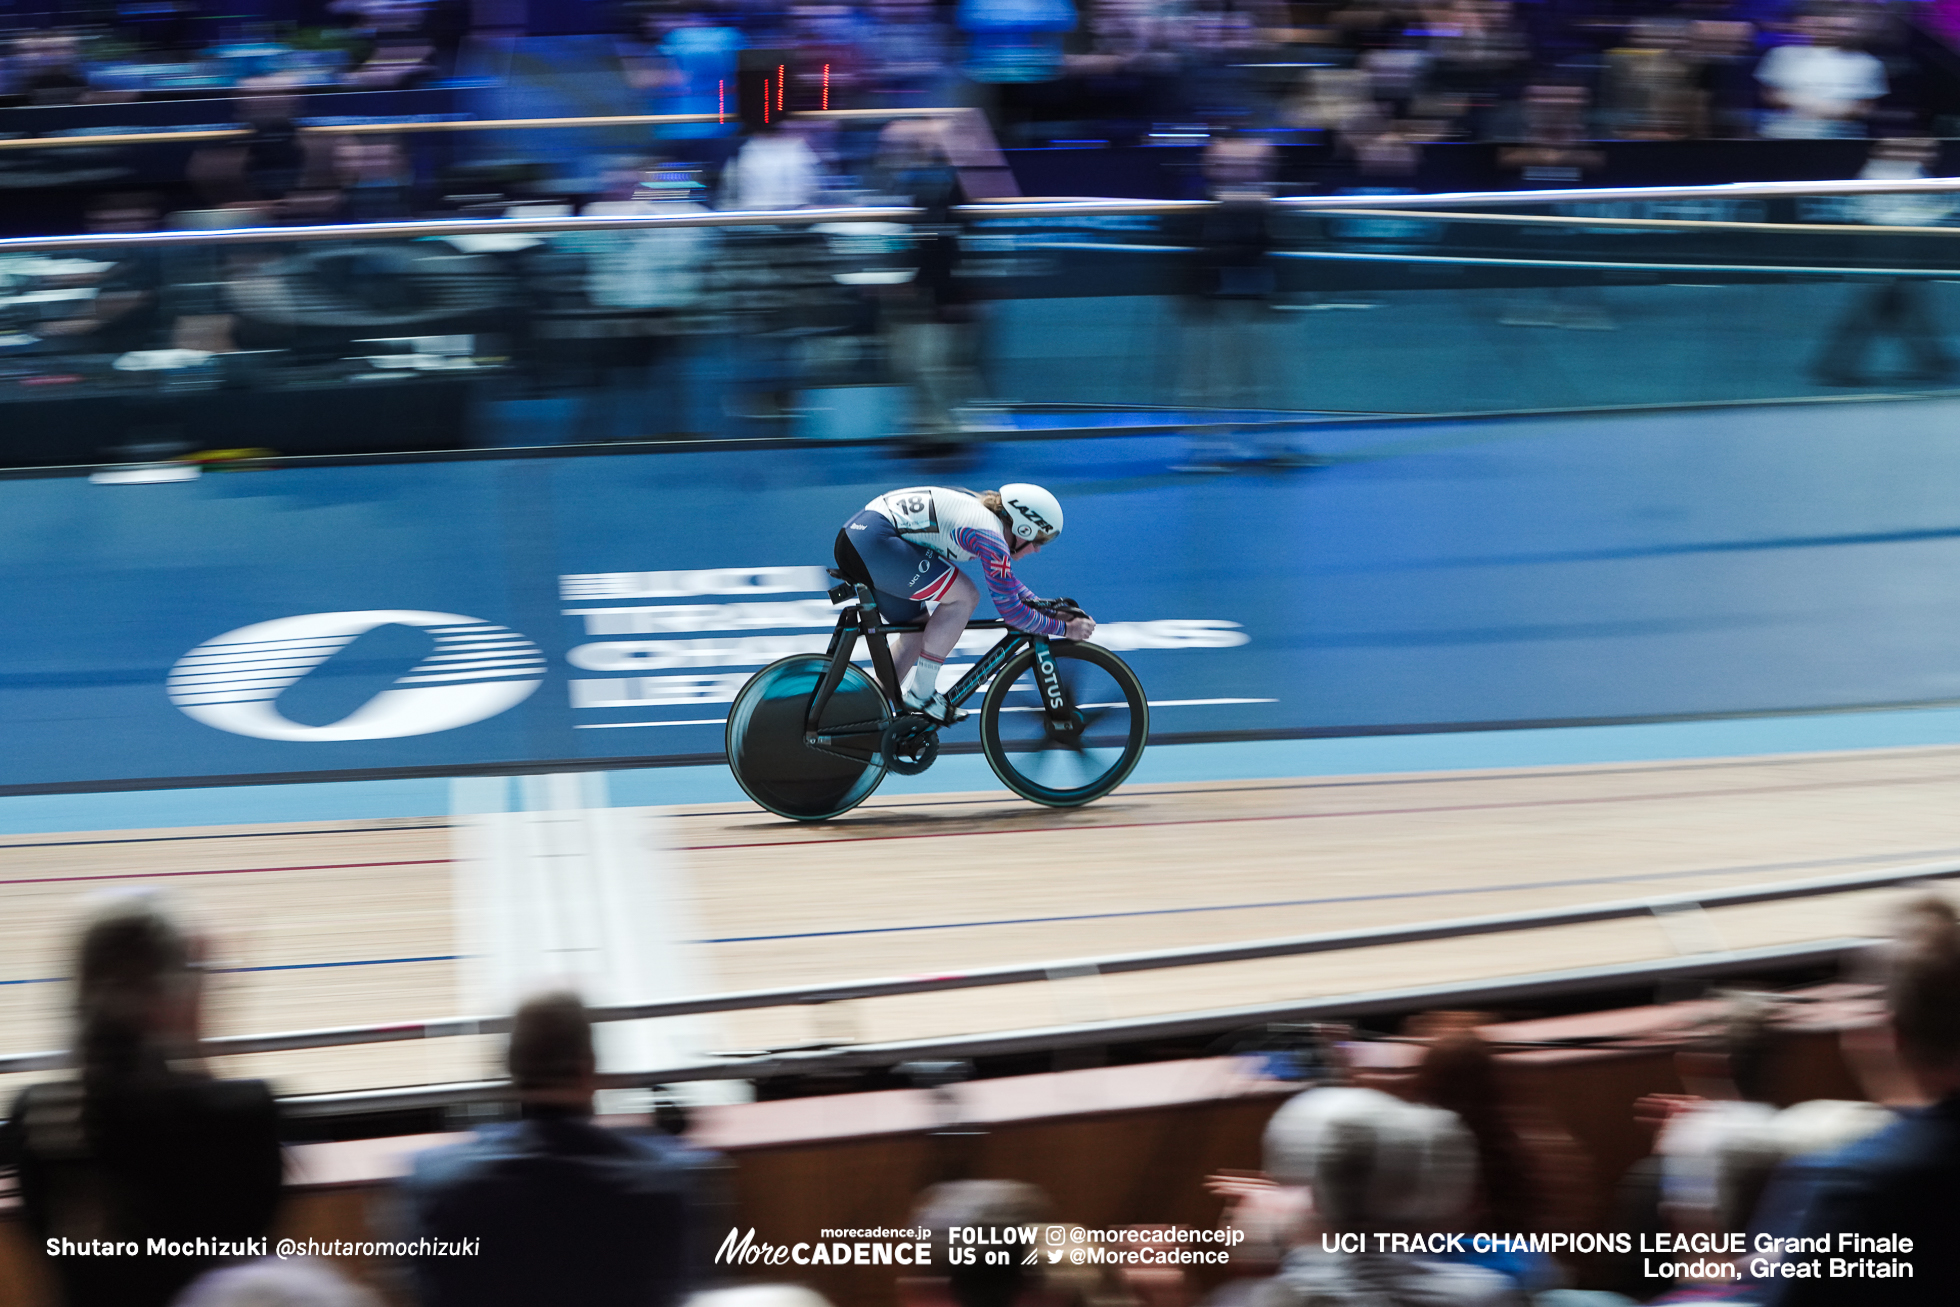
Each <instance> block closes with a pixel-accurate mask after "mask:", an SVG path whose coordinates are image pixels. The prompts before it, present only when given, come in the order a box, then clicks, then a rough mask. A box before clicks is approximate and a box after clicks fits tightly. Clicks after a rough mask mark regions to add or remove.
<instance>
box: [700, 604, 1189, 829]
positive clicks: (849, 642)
mask: <svg viewBox="0 0 1960 1307" xmlns="http://www.w3.org/2000/svg"><path fill="white" fill-rule="evenodd" d="M831 575H832V576H834V577H837V578H838V579H839V580H840V581H841V582H842V584H840V585H838V586H836V587H834V588H833V589H832V590H831V592H830V600H831V602H832V603H844V602H845V601H846V600H851V599H853V598H855V602H852V603H850V604H849V605H848V606H847V607H845V609H844V611H843V612H842V613H840V614H839V615H838V617H837V626H836V629H834V630H833V631H832V632H831V636H830V645H829V647H828V648H827V649H826V650H825V651H824V652H823V653H821V654H814V653H808V654H792V655H791V656H789V657H787V658H783V659H779V660H778V661H776V662H773V663H771V664H769V666H767V667H765V668H763V669H762V670H761V671H759V672H757V673H756V674H755V675H754V676H752V677H750V678H749V680H748V683H747V684H745V685H744V686H743V687H742V689H741V691H740V692H739V693H738V694H737V695H736V696H735V702H734V704H733V705H732V706H731V708H730V709H729V713H728V766H729V769H730V770H731V771H733V772H734V773H735V779H736V781H737V783H739V784H740V785H741V787H742V789H743V790H744V791H745V792H746V793H747V794H748V796H749V797H750V798H752V799H754V800H755V801H756V802H757V803H759V804H761V805H762V806H763V807H765V808H767V809H768V810H769V811H771V812H773V813H776V814H778V815H779V816H783V817H791V818H794V819H795V820H797V821H824V820H827V819H829V818H831V817H837V816H841V815H842V814H844V813H846V812H849V811H850V810H851V809H852V808H855V807H856V806H857V805H858V804H860V803H863V802H864V801H865V800H866V799H868V798H870V797H871V793H872V791H874V790H876V789H877V788H878V786H879V784H880V782H882V781H883V780H884V779H885V774H886V773H887V772H897V773H898V774H899V775H901V776H915V775H917V774H918V773H920V772H922V771H924V770H925V769H926V768H928V767H930V766H932V764H933V760H934V759H936V758H937V757H938V756H939V749H940V744H939V732H940V729H941V728H940V726H939V724H938V723H937V722H934V721H933V720H932V719H930V718H928V717H926V716H925V715H924V714H923V713H919V712H915V711H913V710H911V709H909V708H907V707H906V706H905V703H904V700H903V698H902V697H901V696H900V694H899V691H898V677H897V675H896V674H895V672H894V670H893V667H892V656H891V648H890V646H889V645H888V644H887V643H886V637H887V636H891V635H897V634H903V633H905V632H908V631H917V630H920V629H922V628H921V627H919V626H888V625H885V624H883V623H882V622H880V620H879V617H878V601H877V597H876V596H875V595H874V594H873V592H872V589H871V587H870V586H869V585H865V584H862V583H860V582H857V581H854V580H851V579H849V578H846V577H844V575H843V574H842V573H840V572H837V571H834V570H833V571H832V572H831ZM1043 608H1044V610H1045V611H1048V612H1050V613H1053V614H1054V615H1056V616H1059V617H1062V618H1065V619H1066V618H1069V617H1077V616H1082V615H1083V613H1082V610H1081V609H1080V608H1079V607H1077V606H1076V604H1075V602H1074V601H1073V600H1070V599H1059V600H1051V601H1048V602H1046V603H1044V604H1043ZM967 629H968V630H969V631H971V630H975V629H978V630H998V631H1002V632H1004V634H1003V635H1002V636H1001V638H1000V641H999V643H997V644H995V645H994V646H993V648H991V649H989V650H988V651H987V652H986V653H985V654H983V655H981V657H980V660H979V661H978V662H976V663H975V664H974V665H973V666H972V667H971V668H969V669H968V670H967V673H966V675H964V676H962V677H961V678H960V679H959V682H958V683H957V684H956V685H954V686H953V688H952V689H950V690H948V691H946V700H947V702H948V703H949V704H951V705H953V706H954V707H958V706H959V705H960V704H962V703H964V702H966V701H967V700H968V699H970V698H972V697H973V696H974V695H975V694H980V693H982V692H983V691H984V693H985V697H984V698H983V699H982V700H981V702H980V709H979V715H980V749H981V752H982V753H984V754H985V755H986V758H987V763H988V765H989V766H991V767H992V768H993V769H994V774H995V775H997V776H999V777H1000V779H1001V782H1002V783H1003V784H1004V785H1006V786H1007V788H1008V789H1010V790H1012V791H1014V793H1016V794H1018V795H1020V796H1021V797H1022V798H1024V799H1028V800H1031V801H1032V802H1035V803H1041V804H1046V805H1048V806H1049V807H1053V808H1075V807H1080V806H1081V805H1082V804H1085V803H1089V802H1092V801H1093V800H1096V799H1100V798H1101V797H1102V796H1103V795H1105V794H1108V793H1109V792H1110V791H1111V790H1113V789H1115V788H1116V787H1117V786H1118V785H1121V784H1122V783H1123V781H1124V779H1125V778H1126V777H1128V776H1129V774H1130V772H1131V771H1132V770H1133V769H1134V768H1135V767H1136V765H1137V760H1138V759H1139V758H1141V757H1142V756H1143V746H1144V741H1145V739H1146V738H1147V737H1148V736H1149V733H1150V705H1149V702H1148V701H1147V700H1146V699H1145V698H1144V695H1143V684H1142V682H1140V681H1138V680H1137V677H1136V673H1135V672H1132V671H1131V670H1130V669H1129V667H1128V665H1127V664H1125V663H1124V662H1123V660H1122V659H1121V658H1118V657H1117V656H1116V655H1115V654H1113V653H1111V652H1110V651H1109V650H1107V649H1105V648H1103V647H1102V646H1100V645H1097V644H1091V643H1089V642H1088V641H1086V640H1065V639H1051V638H1049V637H1047V636H1040V635H1030V634H1028V633H1027V632H1026V631H1016V630H1013V629H1012V628H1010V627H1009V626H1008V625H1007V624H1006V623H1005V622H1003V621H1001V620H1000V619H999V618H990V619H985V620H981V621H976V622H969V623H968V624H967ZM860 640H862V641H863V642H864V644H865V648H866V650H867V651H868V652H869V654H870V656H871V667H872V673H875V679H874V676H873V674H872V673H867V672H866V671H865V670H864V669H863V668H862V667H859V666H858V665H857V663H856V662H854V661H853V655H854V654H855V653H856V652H857V645H858V642H859V641H860Z"/></svg>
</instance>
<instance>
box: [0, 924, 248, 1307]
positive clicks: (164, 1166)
mask: <svg viewBox="0 0 1960 1307" xmlns="http://www.w3.org/2000/svg"><path fill="white" fill-rule="evenodd" d="M202 957H203V945H202V942H201V941H200V940H198V939H197V938H196V937H194V936H193V935H191V934H190V933H189V932H188V931H187V930H186V929H185V928H184V927H183V926H182V925H180V924H179V923H178V922H177V921H175V920H174V919H172V918H171V917H170V916H169V915H167V914H166V913H165V912H164V910H163V909H162V908H161V907H160V906H159V905H158V902H157V901H156V900H155V899H154V898H153V897H151V896H149V895H141V894H138V895H127V896H121V897H118V898H116V899H113V900H111V901H109V902H107V903H106V904H104V905H103V906H102V907H101V908H99V909H98V910H97V911H96V912H95V914H94V915H93V916H92V917H91V919H90V920H89V923H88V925H87V926H86V927H84V928H83V931H82V935H81V940H80V944H79V946H78V948H77V950H76V959H75V965H74V976H75V1018H76V1048H75V1057H76V1061H77V1063H78V1064H79V1066H80V1074H79V1076H78V1077H77V1078H75V1079H72V1080H53V1081H49V1082H47V1083H44V1084H38V1085H31V1086H29V1087H28V1088H27V1089H26V1090H25V1091H23V1092H22V1094H21V1095H20V1097H19V1098H18V1099H16V1100H15V1102H14V1107H13V1114H12V1116H11V1117H10V1118H9V1120H8V1122H7V1124H6V1126H5V1127H4V1130H0V1134H4V1135H5V1136H6V1137H5V1138H4V1139H0V1157H12V1158H14V1159H15V1160H16V1161H17V1163H18V1165H19V1170H20V1197H21V1205H22V1208H23V1211H24V1213H25V1216H26V1223H27V1226H28V1228H29V1229H30V1230H31V1231H32V1232H33V1235H34V1240H35V1243H36V1245H37V1246H38V1245H40V1244H41V1242H42V1241H43V1240H52V1239H69V1240H74V1241H77V1242H79V1243H82V1244H84V1245H89V1244H92V1243H93V1242H94V1241H96V1240H112V1241H131V1240H133V1241H135V1242H136V1243H138V1244H139V1245H143V1246H145V1247H147V1244H148V1241H149V1240H151V1239H153V1238H156V1239H168V1240H197V1239H210V1240H242V1239H249V1238H256V1237H258V1236H261V1235H264V1234H265V1233H266V1232H267V1230H268V1229H269V1228H270V1227H271V1225H272V1218H273V1213H274V1210H275V1209H276V1207H277V1206H278V1202H279V1192H280V1182H281V1171H282V1168H283V1163H282V1159H281V1156H280V1151H279V1122H278V1115H277V1110H276V1108H275V1107H274V1105H273V1100H272V1092H271V1090H270V1089H269V1088H268V1087H267V1086H266V1085H265V1084H264V1083H263V1082H262V1081H257V1080H215V1079H212V1078H211V1077H210V1076H209V1075H207V1074H206V1073H205V1072H204V1071H203V1069H202V1066H201V1063H200V1056H201V1054H200V1048H199V1044H200V1040H201V1038H202V1036H201V1033H200V1026H201V1011H202V996H203V975H202V971H201V965H202ZM222 1260H223V1259H221V1258H219V1257H216V1256H200V1255H190V1256H150V1255H148V1254H147V1253H146V1254H144V1255H139V1256H134V1257H105V1256H100V1255H96V1256H88V1255H82V1256H61V1257H56V1258H54V1259H53V1270H54V1278H55V1280H56V1281H57V1283H59V1285H60V1286H61V1293H62V1299H63V1302H64V1303H65V1304H66V1307H165V1305H166V1304H168V1303H169V1302H170V1301H171V1300H172V1299H173V1298H175V1297H176V1295H177V1293H178V1291H179V1290H180V1289H182V1288H183V1287H184V1286H185V1285H186V1284H188V1283H190V1281H192V1280H193V1279H195V1278H197V1276H198V1275H200V1274H202V1273H203V1272H205V1271H207V1270H209V1269H211V1268H212V1267H213V1266H216V1265H218V1264H219V1263H220V1262H221V1261H222Z"/></svg>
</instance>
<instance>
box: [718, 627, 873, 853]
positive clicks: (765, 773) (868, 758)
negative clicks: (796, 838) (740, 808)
mask: <svg viewBox="0 0 1960 1307" xmlns="http://www.w3.org/2000/svg"><path fill="white" fill-rule="evenodd" d="M829 666H830V660H829V659H828V658H825V657H824V656H822V655H821V654H796V655H793V656H791V657H789V658H784V659H782V660H780V661H778V662H774V663H771V664H769V666H767V667H765V668H763V669H762V670H761V671H759V672H757V673H756V674H755V675H754V676H752V677H750V678H749V681H748V684H746V685H744V686H743V687H742V689H741V691H740V693H738V694H737V695H736V696H735V702H734V703H733V704H731V705H730V706H729V710H728V768H729V770H730V771H732V772H734V773H735V780H736V781H737V782H738V783H739V784H740V785H741V787H742V789H743V790H744V791H745V792H747V794H748V796H749V797H750V798H751V799H754V800H755V801H756V802H757V803H759V804H761V805H762V806H763V807H765V808H767V809H769V811H771V812H773V813H776V814H777V815H779V816H783V817H794V818H795V819H796V820H798V821H823V820H825V819H826V818H829V817H835V816H838V815H839V814H841V813H845V812H849V811H850V810H851V809H852V808H855V807H857V805H858V804H860V803H863V802H864V801H865V800H866V799H868V798H870V797H871V792H872V791H873V790H875V789H877V788H878V783H879V782H880V781H882V780H884V779H885V767H884V762H883V760H882V759H881V758H880V756H879V753H878V746H879V740H880V738H881V737H882V736H883V734H884V730H885V723H886V722H887V721H888V720H889V719H890V717H891V709H890V708H889V707H887V706H886V703H885V695H884V692H883V691H882V690H880V689H879V688H878V683H877V682H876V681H874V680H872V679H871V678H870V677H869V676H867V675H865V674H864V672H863V671H862V670H860V669H859V668H857V667H855V666H852V667H848V668H846V669H845V671H844V678H843V680H842V681H840V682H839V683H838V686H837V691H836V693H834V694H833V695H831V696H830V702H829V703H828V704H827V705H825V707H824V712H823V721H822V723H821V725H820V726H819V728H818V729H819V730H821V731H823V732H825V733H826V734H828V735H830V737H831V739H830V741H829V742H828V743H826V744H819V745H809V744H805V743H804V742H803V723H804V718H805V716H806V715H807V714H808V713H809V711H810V698H811V696H812V695H814V694H815V693H816V692H817V686H818V685H819V684H820V683H821V682H822V680H823V676H824V672H825V671H826V670H827V669H828V668H829Z"/></svg>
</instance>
